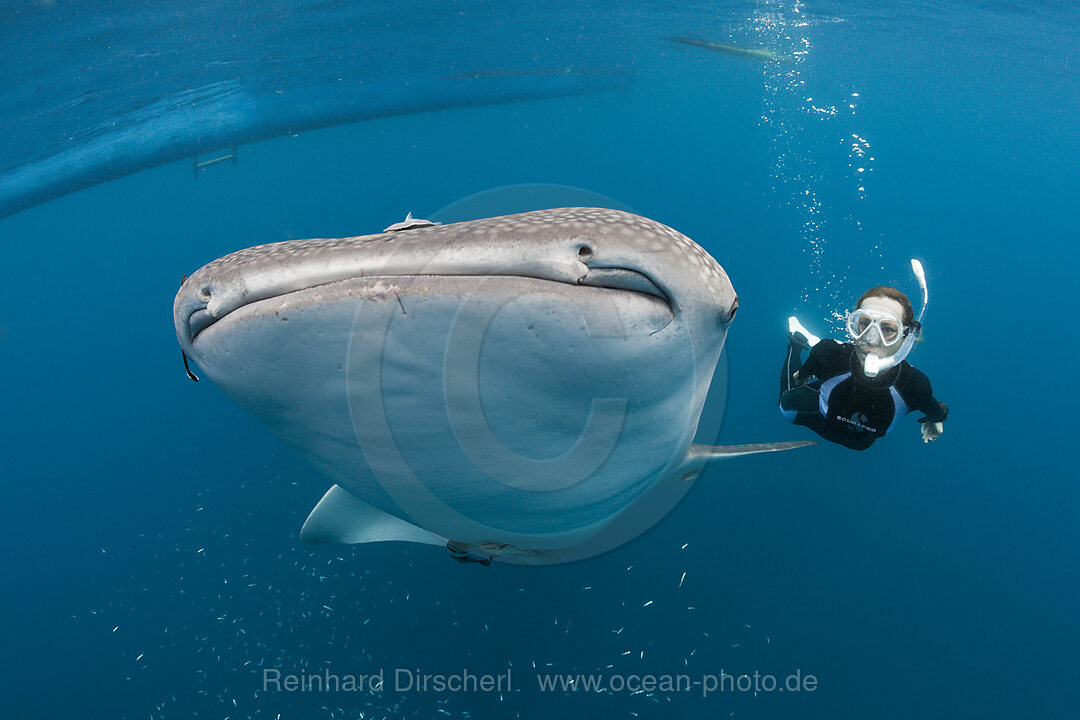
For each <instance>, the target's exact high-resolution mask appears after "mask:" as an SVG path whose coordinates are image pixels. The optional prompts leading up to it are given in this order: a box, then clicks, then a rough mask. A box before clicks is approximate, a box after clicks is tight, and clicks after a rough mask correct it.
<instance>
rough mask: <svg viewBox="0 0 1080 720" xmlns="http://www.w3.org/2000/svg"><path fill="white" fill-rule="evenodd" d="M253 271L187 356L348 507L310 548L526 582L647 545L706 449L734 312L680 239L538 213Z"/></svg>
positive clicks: (344, 247) (710, 453)
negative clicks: (511, 573) (488, 565)
mask: <svg viewBox="0 0 1080 720" xmlns="http://www.w3.org/2000/svg"><path fill="white" fill-rule="evenodd" d="M420 222H421V221H410V223H408V225H409V227H407V228H406V229H401V230H397V231H394V232H384V233H381V234H377V235H367V236H363V237H353V238H340V239H315V240H295V241H290V242H282V243H275V244H270V245H261V246H258V247H253V248H249V249H246V250H241V251H239V252H236V253H233V254H231V255H227V256H225V257H223V258H221V259H219V260H215V261H214V262H211V263H210V264H208V265H206V266H205V267H203V268H202V269H200V270H198V271H197V272H196V273H194V274H193V275H191V276H190V277H188V278H187V279H186V280H185V281H184V283H183V285H182V286H181V288H180V291H179V293H178V294H177V296H176V301H175V304H174V320H175V325H176V334H177V337H178V339H179V341H180V345H181V348H182V349H183V351H184V353H185V354H186V357H190V358H191V359H192V360H194V361H195V362H196V363H198V365H199V366H200V367H201V368H202V369H203V371H204V372H205V373H206V374H207V375H208V376H209V377H210V378H211V379H212V380H213V381H214V382H215V383H216V384H217V385H218V386H219V387H220V388H221V389H222V390H223V391H224V392H225V393H226V394H227V395H228V396H229V397H231V398H232V399H233V400H234V401H235V402H236V403H237V404H238V405H240V406H241V407H243V408H244V409H245V410H247V411H248V412H250V413H252V414H253V415H254V416H255V417H257V418H258V419H259V420H261V421H262V422H263V423H265V424H266V425H267V426H268V427H269V428H270V429H271V430H272V431H274V432H275V433H276V434H277V435H279V436H280V437H281V438H282V439H283V440H285V441H286V442H287V443H288V444H290V445H291V446H292V447H293V448H295V449H296V450H297V451H298V452H299V453H300V454H301V455H302V456H303V457H304V458H306V459H307V460H308V461H309V462H310V463H311V464H313V465H314V466H316V467H317V468H319V469H320V470H322V471H323V472H324V473H325V474H326V475H328V476H329V477H330V478H331V479H332V480H333V481H334V482H335V483H336V484H335V485H334V486H333V487H331V489H330V491H328V492H327V493H326V495H325V496H324V497H323V499H322V500H321V501H320V502H319V503H318V505H317V506H316V507H315V509H314V510H313V511H312V512H311V515H310V516H309V517H308V519H307V522H306V523H305V524H304V528H303V530H302V532H301V538H302V539H303V540H304V541H306V542H345V543H360V542H374V541H380V540H407V541H413V542H423V543H428V544H438V545H444V544H448V543H450V547H451V549H452V550H455V551H457V552H460V553H470V554H472V555H474V556H479V557H481V558H484V559H494V560H498V561H502V562H510V563H518V564H551V563H559V562H568V561H571V560H577V559H581V558H586V557H590V556H593V555H596V554H599V553H602V552H605V551H607V550H610V549H612V548H614V547H617V546H619V545H621V544H623V543H625V542H627V541H628V540H630V539H632V538H634V537H636V536H638V535H640V534H641V533H643V532H644V531H645V530H647V529H648V528H649V527H651V526H652V525H653V524H655V523H656V522H657V521H659V520H660V519H661V518H662V517H663V516H664V515H665V514H666V513H667V512H668V511H669V510H670V509H671V508H672V507H674V505H675V504H676V503H677V502H678V501H679V500H680V499H681V498H682V497H683V496H684V495H685V494H686V492H687V491H689V489H690V487H691V486H692V485H693V480H694V479H695V478H696V477H697V476H698V475H699V474H700V472H701V470H702V469H703V467H704V466H705V464H706V462H707V461H708V460H709V459H711V458H718V457H724V456H730V455H742V454H750V453H758V452H769V451H774V450H786V449H789V448H793V447H799V446H802V445H808V444H813V443H809V442H804V441H799V442H785V443H773V444H766V445H744V446H730V447H709V446H701V445H694V444H692V441H693V437H694V432H695V429H696V428H697V424H698V420H699V417H700V414H701V410H702V406H703V404H704V401H705V396H706V394H707V393H708V390H709V383H710V380H711V378H712V374H713V370H714V368H715V366H716V363H717V360H718V358H719V356H720V352H721V350H722V348H723V345H724V339H725V336H726V334H727V328H728V325H729V324H730V323H731V321H732V319H733V318H734V316H735V311H736V308H737V307H738V299H737V297H736V295H735V291H734V289H733V288H732V286H731V283H730V282H729V280H728V277H727V275H726V274H725V272H724V270H723V268H721V267H720V265H719V264H718V263H717V262H716V261H715V260H714V259H713V258H712V257H711V256H709V254H708V253H706V252H705V251H704V250H703V249H702V248H701V247H699V246H698V245H697V244H695V243H694V242H693V241H691V240H690V239H689V238H687V237H685V236H683V235H681V234H680V233H678V232H676V231H675V230H673V229H671V228H669V227H666V226H664V225H662V224H660V223H657V222H654V221H652V220H649V219H647V218H643V217H639V216H636V215H632V214H629V213H624V212H620V211H616V210H605V209H597V208H565V209H558V210H542V211H536V212H528V213H522V214H519V215H508V216H504V217H497V218H489V219H484V220H476V221H471V222H462V223H455V224H450V225H426V226H424V225H420V224H419V223H420Z"/></svg>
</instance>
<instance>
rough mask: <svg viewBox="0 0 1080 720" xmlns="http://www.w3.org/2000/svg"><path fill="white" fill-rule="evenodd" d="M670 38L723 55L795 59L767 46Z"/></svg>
mask: <svg viewBox="0 0 1080 720" xmlns="http://www.w3.org/2000/svg"><path fill="white" fill-rule="evenodd" d="M668 40H670V41H671V42H676V43H679V44H680V45H686V46H687V47H695V48H700V49H701V50H710V51H712V52H717V53H721V54H723V55H738V56H740V57H749V58H754V59H756V60H776V61H778V62H783V63H789V62H794V61H795V58H793V57H792V56H790V55H784V54H783V53H778V52H775V51H773V50H766V49H765V48H744V47H739V46H738V45H731V44H728V43H718V42H709V41H708V40H698V39H696V38H690V37H670V38H668Z"/></svg>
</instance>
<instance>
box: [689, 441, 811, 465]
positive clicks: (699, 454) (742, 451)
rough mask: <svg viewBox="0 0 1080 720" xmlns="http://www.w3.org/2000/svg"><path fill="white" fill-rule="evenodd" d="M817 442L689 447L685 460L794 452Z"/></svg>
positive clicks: (706, 459)
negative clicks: (784, 451)
mask: <svg viewBox="0 0 1080 720" xmlns="http://www.w3.org/2000/svg"><path fill="white" fill-rule="evenodd" d="M819 444H820V443H818V441H817V440H788V441H787V442H771V443H752V444H750V445H691V446H690V452H689V453H687V460H691V461H692V460H705V461H708V460H717V459H719V458H727V457H735V456H737V455H757V454H758V453H767V452H779V451H781V450H794V449H795V448H800V447H806V446H807V445H819Z"/></svg>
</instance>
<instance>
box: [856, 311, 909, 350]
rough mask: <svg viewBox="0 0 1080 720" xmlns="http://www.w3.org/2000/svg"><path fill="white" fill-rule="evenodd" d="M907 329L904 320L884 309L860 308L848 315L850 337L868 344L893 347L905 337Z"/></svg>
mask: <svg viewBox="0 0 1080 720" xmlns="http://www.w3.org/2000/svg"><path fill="white" fill-rule="evenodd" d="M905 330H906V328H905V327H904V324H903V323H902V322H900V321H899V320H897V319H896V317H895V316H894V315H893V314H892V313H888V312H885V311H883V310H877V309H871V308H859V309H858V310H854V311H852V312H849V313H848V315H847V334H848V337H850V338H851V339H852V340H854V341H856V342H861V343H864V344H866V345H876V346H877V347H882V348H889V347H892V346H893V345H895V344H896V343H898V342H900V341H901V340H902V339H903V337H904V333H905Z"/></svg>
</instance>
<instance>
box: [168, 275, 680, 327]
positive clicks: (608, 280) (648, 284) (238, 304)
mask: <svg viewBox="0 0 1080 720" xmlns="http://www.w3.org/2000/svg"><path fill="white" fill-rule="evenodd" d="M586 269H587V272H586V273H585V274H584V275H582V276H581V277H578V278H576V280H573V281H572V280H571V279H570V278H562V277H558V276H556V275H539V274H535V273H520V274H516V273H513V272H508V273H505V274H501V273H500V274H499V275H497V277H502V278H514V277H517V278H524V279H529V280H541V281H547V282H556V283H559V284H563V285H582V286H587V287H591V288H602V289H608V290H614V291H620V292H631V293H637V294H641V295H649V296H652V297H655V298H657V299H659V300H661V301H662V302H663V303H664V304H665V305H666V306H667V308H668V311H669V312H673V311H674V305H673V302H672V300H671V298H670V297H669V296H668V295H667V293H665V292H664V291H663V290H662V289H661V288H660V287H659V286H658V285H657V284H656V283H655V282H654V281H653V280H652V279H651V278H650V277H649V276H648V275H646V274H645V273H642V272H639V271H637V270H632V269H629V268H620V267H588V266H586ZM471 276H473V275H471V274H470V273H467V272H463V273H415V274H387V275H382V274H380V275H379V276H377V277H379V278H381V279H384V280H386V281H390V282H392V281H393V280H394V279H395V278H401V279H405V278H418V277H471ZM364 277H365V276H355V277H343V278H335V279H332V280H327V281H324V282H312V283H291V284H288V285H286V284H283V283H281V284H278V283H274V284H272V286H277V287H279V288H282V289H281V290H280V291H278V292H262V293H248V292H244V293H241V296H240V297H238V298H236V299H233V301H231V302H229V303H228V304H227V305H226V307H227V310H226V311H225V312H218V313H217V314H215V313H214V312H213V310H212V309H211V303H212V301H213V300H214V297H213V295H214V291H213V287H214V284H213V283H212V282H207V281H206V280H205V279H202V282H197V283H194V284H192V287H191V288H190V289H187V288H185V287H181V291H180V294H179V295H178V297H177V306H178V307H182V306H187V307H188V308H190V310H189V311H188V313H187V317H186V318H185V328H184V329H185V330H186V332H185V335H186V336H187V338H188V342H189V343H192V344H193V343H194V342H195V339H196V338H197V337H198V336H199V334H200V333H202V332H203V331H204V330H206V329H207V328H209V327H211V326H212V325H214V324H215V323H217V322H218V321H220V320H222V319H224V318H226V317H228V316H229V315H231V314H232V313H234V312H236V311H237V310H240V309H241V308H244V307H248V306H250V305H253V304H255V303H257V302H262V301H266V300H274V299H279V298H283V297H285V296H288V295H293V294H296V293H302V292H307V291H309V290H312V289H315V288H319V287H324V286H329V285H333V284H335V283H339V282H341V281H343V280H346V281H347V280H360V279H364ZM374 277H375V276H367V278H368V279H374ZM475 277H478V278H482V277H489V275H477V276H475ZM195 279H196V278H195V276H193V277H192V278H190V279H189V280H188V281H186V282H185V286H186V285H187V284H188V283H190V282H191V281H192V280H195ZM196 287H197V288H198V289H196ZM185 293H186V294H187V297H185Z"/></svg>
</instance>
